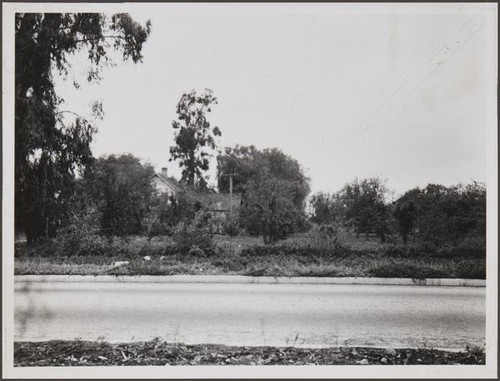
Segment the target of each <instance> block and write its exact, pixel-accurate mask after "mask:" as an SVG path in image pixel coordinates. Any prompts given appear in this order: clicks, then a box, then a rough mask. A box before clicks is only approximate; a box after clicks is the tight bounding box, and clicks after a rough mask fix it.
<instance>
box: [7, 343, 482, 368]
mask: <svg viewBox="0 0 500 381" xmlns="http://www.w3.org/2000/svg"><path fill="white" fill-rule="evenodd" d="M484 363H485V353H484V351H483V350H482V349H480V348H472V349H471V348H467V349H465V350H464V351H463V352H459V353H457V352H446V351H439V350H434V349H382V348H322V349H304V348H295V347H286V348H275V347H232V346H224V345H212V344H204V345H184V344H168V343H166V342H162V341H159V340H153V341H149V342H137V343H125V344H109V343H105V342H90V341H46V342H37V343H33V342H16V343H14V365H15V366H19V367H23V366H106V365H122V366H127V365H129V366H130V365H134V366H137V365H455V364H484Z"/></svg>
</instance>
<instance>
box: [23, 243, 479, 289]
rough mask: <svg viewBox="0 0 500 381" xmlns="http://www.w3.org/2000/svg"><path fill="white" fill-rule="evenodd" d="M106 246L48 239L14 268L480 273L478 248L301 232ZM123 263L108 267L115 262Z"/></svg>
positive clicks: (332, 273) (153, 272) (159, 272)
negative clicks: (207, 244) (275, 237)
mask: <svg viewBox="0 0 500 381" xmlns="http://www.w3.org/2000/svg"><path fill="white" fill-rule="evenodd" d="M107 245H108V246H106V250H104V251H103V250H102V249H100V250H101V251H99V252H98V253H92V252H91V251H88V252H86V251H81V252H79V254H78V255H73V254H72V253H71V252H70V253H67V254H65V255H55V254H54V250H53V248H52V247H51V246H50V245H45V246H43V245H41V246H38V247H33V248H28V247H27V246H26V245H24V244H20V245H18V246H17V247H16V260H15V274H17V275H28V274H33V275H48V274H74V275H106V274H107V275H175V274H200V275H201V274H204V275H221V274H232V275H251V276H319V277H353V276H355V277H403V278H414V279H423V278H468V279H485V276H486V265H485V262H486V260H485V252H484V249H476V248H473V247H472V248H471V247H469V246H463V247H448V248H441V249H435V248H429V247H423V246H408V247H403V246H398V245H391V244H380V243H378V242H375V241H365V240H361V239H356V238H354V237H347V238H344V240H343V241H342V242H340V243H334V244H333V243H331V242H330V243H328V242H327V243H324V242H318V241H317V240H315V239H314V237H310V236H308V235H298V236H294V237H292V238H290V239H288V240H286V241H283V242H280V243H278V244H275V245H269V246H265V245H263V242H262V239H261V238H258V237H257V238H256V237H236V238H230V237H224V236H219V237H215V246H214V248H213V250H211V251H210V252H202V251H194V252H191V253H186V252H181V251H179V250H178V249H177V248H176V246H175V245H174V243H173V242H172V241H171V240H170V239H169V238H168V237H165V238H161V239H155V240H152V241H147V240H146V239H144V238H135V239H131V240H128V241H119V240H115V241H113V242H110V243H108V244H107ZM123 261H127V262H128V264H126V265H122V266H114V264H115V262H123Z"/></svg>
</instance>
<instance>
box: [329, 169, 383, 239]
mask: <svg viewBox="0 0 500 381" xmlns="http://www.w3.org/2000/svg"><path fill="white" fill-rule="evenodd" d="M387 194H388V190H387V188H386V187H385V185H384V183H383V182H382V181H381V180H380V179H378V178H369V179H363V180H358V179H356V180H354V181H353V182H351V183H349V184H346V185H345V186H344V187H343V188H342V190H341V191H340V192H339V194H338V197H339V199H340V200H341V203H342V206H343V214H344V218H345V219H346V221H348V223H349V224H351V225H352V226H353V227H354V229H355V231H356V233H358V234H361V233H364V234H366V236H367V237H368V234H369V233H370V232H371V231H375V232H376V233H377V234H378V235H379V237H380V239H381V241H385V236H386V234H387V233H388V231H389V228H388V226H389V224H388V222H389V221H388V217H389V211H388V207H387V204H386V201H385V199H386V196H387Z"/></svg>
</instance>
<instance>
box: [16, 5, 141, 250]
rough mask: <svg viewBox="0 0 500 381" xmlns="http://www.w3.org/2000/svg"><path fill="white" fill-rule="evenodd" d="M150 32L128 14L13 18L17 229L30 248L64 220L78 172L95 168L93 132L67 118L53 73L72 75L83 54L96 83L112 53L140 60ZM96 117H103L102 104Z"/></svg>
mask: <svg viewBox="0 0 500 381" xmlns="http://www.w3.org/2000/svg"><path fill="white" fill-rule="evenodd" d="M149 33H150V24H149V22H148V23H147V24H146V26H145V27H143V26H141V25H140V24H138V23H136V22H135V21H133V20H132V18H131V17H130V16H129V15H128V14H116V15H113V16H112V17H111V18H107V17H106V16H104V15H102V14H97V13H16V20H15V65H16V66H15V70H16V72H15V81H16V82H15V227H16V231H17V232H18V233H19V232H24V233H25V234H26V236H27V239H28V242H29V243H32V242H33V241H34V240H36V239H39V238H41V237H45V238H47V237H53V236H54V235H55V234H56V232H57V230H58V228H59V227H60V226H61V225H63V224H64V223H65V222H66V221H67V218H68V215H67V209H68V208H67V204H68V202H69V199H70V198H71V196H72V193H73V190H74V182H75V172H76V171H78V170H80V169H82V168H84V167H86V166H88V165H89V164H90V163H91V162H92V152H91V150H90V143H91V142H92V138H93V135H94V133H95V132H96V128H95V126H94V125H93V124H92V123H91V122H90V121H89V120H88V119H87V118H84V117H81V116H76V118H74V120H73V121H72V122H69V121H68V120H67V118H65V117H64V115H66V116H67V115H69V114H71V115H73V113H71V112H70V111H66V110H61V108H60V105H61V104H62V103H63V99H62V98H60V97H59V96H58V95H57V94H56V93H55V90H54V81H53V76H54V74H55V73H56V72H57V73H60V74H62V75H67V73H68V70H69V67H70V65H69V63H68V56H70V55H71V54H74V53H76V52H78V51H80V50H86V51H87V52H88V60H89V64H90V68H89V72H88V77H87V80H88V81H95V80H98V79H99V78H100V74H99V73H100V69H101V68H102V67H103V66H104V65H106V64H107V63H109V62H110V61H109V58H108V52H109V51H110V50H118V51H120V52H122V53H123V59H125V60H127V59H131V60H132V61H133V62H139V61H141V59H142V46H143V44H144V43H145V41H146V40H147V38H148V36H149ZM75 87H78V84H77V83H76V82H75ZM92 112H93V114H94V115H95V117H97V118H99V117H102V106H101V105H99V104H95V105H94V106H93V108H92Z"/></svg>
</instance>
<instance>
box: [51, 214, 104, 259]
mask: <svg viewBox="0 0 500 381" xmlns="http://www.w3.org/2000/svg"><path fill="white" fill-rule="evenodd" d="M99 218H100V214H99V213H98V211H97V210H96V209H95V208H87V209H84V210H82V211H79V212H75V213H74V214H73V216H71V218H70V220H69V223H68V224H67V225H66V226H65V227H64V228H63V229H61V230H60V233H59V234H58V236H57V238H56V239H54V241H53V247H54V254H55V255H56V256H73V255H76V256H78V255H91V256H101V255H106V254H107V252H108V251H109V244H108V242H107V241H106V239H104V238H103V237H101V236H100V235H99Z"/></svg>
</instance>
